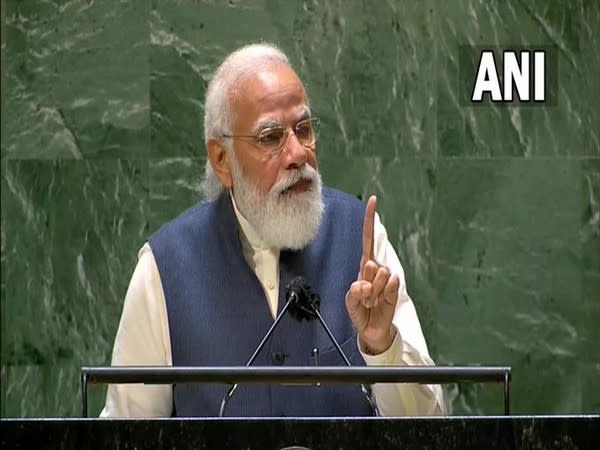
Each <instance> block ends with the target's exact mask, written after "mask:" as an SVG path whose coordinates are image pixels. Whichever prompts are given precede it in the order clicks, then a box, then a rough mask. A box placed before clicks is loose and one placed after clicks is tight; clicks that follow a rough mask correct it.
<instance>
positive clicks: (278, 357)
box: [271, 352, 287, 366]
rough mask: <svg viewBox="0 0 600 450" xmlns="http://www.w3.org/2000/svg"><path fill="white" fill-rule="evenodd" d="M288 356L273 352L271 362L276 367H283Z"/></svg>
mask: <svg viewBox="0 0 600 450" xmlns="http://www.w3.org/2000/svg"><path fill="white" fill-rule="evenodd" d="M286 356H287V355H286V354H285V353H282V352H273V353H271V361H272V362H273V364H275V365H276V366H281V365H283V363H284V361H285V357H286Z"/></svg>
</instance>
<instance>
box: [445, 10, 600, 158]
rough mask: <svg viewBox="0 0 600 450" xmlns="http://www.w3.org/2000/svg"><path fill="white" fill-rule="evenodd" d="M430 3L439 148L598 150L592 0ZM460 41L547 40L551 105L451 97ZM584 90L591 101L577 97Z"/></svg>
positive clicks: (458, 82) (471, 151) (449, 151)
mask: <svg viewBox="0 0 600 450" xmlns="http://www.w3.org/2000/svg"><path fill="white" fill-rule="evenodd" d="M592 4H594V5H592ZM434 10H435V13H436V16H437V18H438V21H437V31H438V37H439V39H438V40H437V41H436V44H438V46H439V47H438V51H437V54H436V55H437V68H438V73H439V77H438V79H437V135H438V139H439V148H440V150H439V151H440V154H441V155H444V156H475V157H496V156H524V157H531V156H568V155H574V156H580V155H598V154H600V146H599V145H598V131H597V128H598V127H597V123H598V121H597V120H596V122H594V121H593V119H594V118H595V119H597V118H598V113H597V111H598V108H599V105H600V101H599V100H598V95H597V89H596V88H595V85H596V84H597V79H598V73H599V70H600V61H599V59H598V55H597V53H598V52H597V45H596V44H597V41H598V38H597V37H594V36H593V33H592V32H591V30H592V29H597V28H598V27H599V26H600V9H599V7H598V4H597V3H596V2H543V1H535V2H520V1H516V0H509V1H490V2H478V1H465V2H439V3H436V7H435V9H434ZM466 45H469V46H494V47H496V48H507V47H509V48H510V47H511V46H516V45H520V46H526V45H537V46H553V47H554V48H555V49H556V50H555V51H556V53H557V55H558V73H559V75H558V77H559V79H558V103H557V105H556V106H549V107H535V106H520V107H519V106H517V107H514V106H511V107H507V106H498V105H494V106H489V105H488V106H475V107H466V106H464V105H462V104H461V103H460V100H459V99H460V98H461V96H462V95H464V92H462V91H463V90H464V89H466V86H463V83H462V81H463V80H464V78H463V77H461V74H460V67H459V57H458V56H459V47H460V46H466ZM592 53H594V55H593V56H592ZM594 91H596V93H595V94H594V93H593V92H594ZM590 94H591V95H592V96H593V98H594V101H593V103H589V102H588V101H587V100H584V99H587V98H588V95H590ZM590 100H591V99H590ZM592 110H593V111H594V112H593V114H592ZM594 124H596V125H594ZM594 143H595V145H594Z"/></svg>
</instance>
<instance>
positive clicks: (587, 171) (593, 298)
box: [580, 159, 600, 410]
mask: <svg viewBox="0 0 600 450" xmlns="http://www.w3.org/2000/svg"><path fill="white" fill-rule="evenodd" d="M582 184H583V186H582V194H583V202H582V203H583V207H582V228H581V234H580V236H581V243H582V254H583V264H582V282H583V304H584V308H585V320H584V322H583V325H584V327H583V330H582V332H583V338H584V340H585V347H584V352H583V354H582V356H583V358H584V359H586V360H587V361H589V362H593V361H595V362H596V364H597V369H600V357H599V356H598V349H597V343H598V342H600V325H599V323H600V160H598V159H596V160H590V161H585V163H583V183H582ZM596 398H600V397H599V396H596ZM599 410H600V409H599Z"/></svg>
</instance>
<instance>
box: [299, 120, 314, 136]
mask: <svg viewBox="0 0 600 450" xmlns="http://www.w3.org/2000/svg"><path fill="white" fill-rule="evenodd" d="M311 135H312V127H311V126H310V123H299V124H298V125H296V136H298V138H300V139H302V138H304V139H306V138H309V137H310V136H311Z"/></svg>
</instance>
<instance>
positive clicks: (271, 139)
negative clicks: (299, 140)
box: [258, 129, 284, 146]
mask: <svg viewBox="0 0 600 450" xmlns="http://www.w3.org/2000/svg"><path fill="white" fill-rule="evenodd" d="M283 133H284V132H283V130H281V129H273V130H265V131H263V132H262V133H260V134H259V135H258V142H259V143H261V144H262V145H267V146H273V145H278V144H279V143H280V142H281V138H282V137H283Z"/></svg>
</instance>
